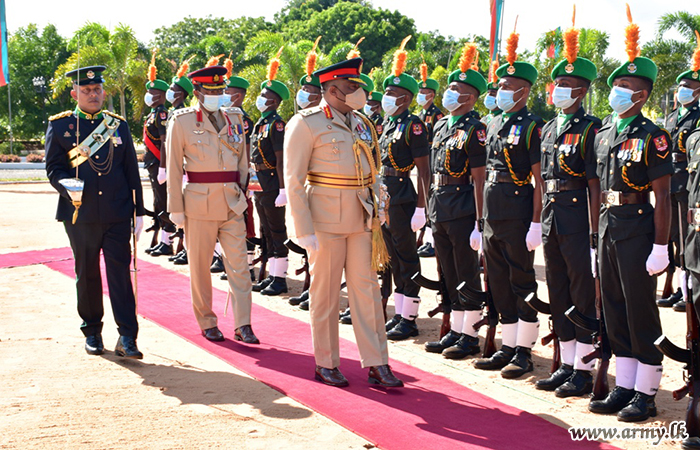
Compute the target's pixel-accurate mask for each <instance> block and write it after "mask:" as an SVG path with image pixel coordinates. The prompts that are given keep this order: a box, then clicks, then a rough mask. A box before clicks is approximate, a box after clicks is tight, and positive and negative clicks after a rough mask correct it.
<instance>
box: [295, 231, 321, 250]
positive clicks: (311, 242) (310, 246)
mask: <svg viewBox="0 0 700 450" xmlns="http://www.w3.org/2000/svg"><path fill="white" fill-rule="evenodd" d="M297 240H298V241H299V245H301V246H302V247H304V248H305V249H306V251H307V252H310V251H312V250H313V251H318V238H317V237H316V235H315V234H307V235H306V236H299V237H298V238H297Z"/></svg>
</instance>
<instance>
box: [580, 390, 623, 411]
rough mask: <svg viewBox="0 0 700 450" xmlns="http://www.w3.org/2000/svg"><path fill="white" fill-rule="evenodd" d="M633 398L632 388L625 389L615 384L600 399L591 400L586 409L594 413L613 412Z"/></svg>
mask: <svg viewBox="0 0 700 450" xmlns="http://www.w3.org/2000/svg"><path fill="white" fill-rule="evenodd" d="M632 398H634V389H627V388H623V387H621V386H615V388H614V389H613V390H612V391H610V393H609V394H608V396H607V397H605V398H604V399H602V400H591V401H590V403H588V410H589V411H590V412H592V413H594V414H614V413H616V412H618V411H620V410H621V409H622V408H624V407H625V406H627V404H628V403H629V402H630V401H632Z"/></svg>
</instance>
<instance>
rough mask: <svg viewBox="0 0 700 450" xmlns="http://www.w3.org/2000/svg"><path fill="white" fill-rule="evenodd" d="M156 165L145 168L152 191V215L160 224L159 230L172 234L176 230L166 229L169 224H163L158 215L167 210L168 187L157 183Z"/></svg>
mask: <svg viewBox="0 0 700 450" xmlns="http://www.w3.org/2000/svg"><path fill="white" fill-rule="evenodd" d="M158 167H159V166H158V164H153V165H152V166H149V167H148V168H147V170H148V180H149V181H150V182H151V189H153V213H154V214H155V217H156V218H157V219H156V220H158V223H159V224H160V228H161V229H163V230H165V231H168V232H171V233H174V232H175V231H176V230H172V229H168V230H166V228H168V227H169V225H170V223H164V222H163V221H162V220H161V219H160V216H159V215H160V213H163V212H166V211H167V208H168V185H167V184H166V183H163V184H160V183H159V182H158Z"/></svg>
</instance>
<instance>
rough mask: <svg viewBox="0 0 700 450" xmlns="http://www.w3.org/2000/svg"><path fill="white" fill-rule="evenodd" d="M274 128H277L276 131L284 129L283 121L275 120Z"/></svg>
mask: <svg viewBox="0 0 700 450" xmlns="http://www.w3.org/2000/svg"><path fill="white" fill-rule="evenodd" d="M275 128H276V129H277V131H280V132H282V131H284V122H279V121H278V122H275Z"/></svg>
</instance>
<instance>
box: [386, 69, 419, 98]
mask: <svg viewBox="0 0 700 450" xmlns="http://www.w3.org/2000/svg"><path fill="white" fill-rule="evenodd" d="M389 86H398V87H401V88H404V89H406V90H407V91H409V92H410V93H411V94H413V95H416V94H417V93H418V82H417V81H416V79H415V78H413V77H412V76H410V75H408V74H405V73H402V74H401V75H399V76H398V77H395V76H394V75H389V76H388V77H386V78H385V79H384V89H386V88H387V87H389Z"/></svg>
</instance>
